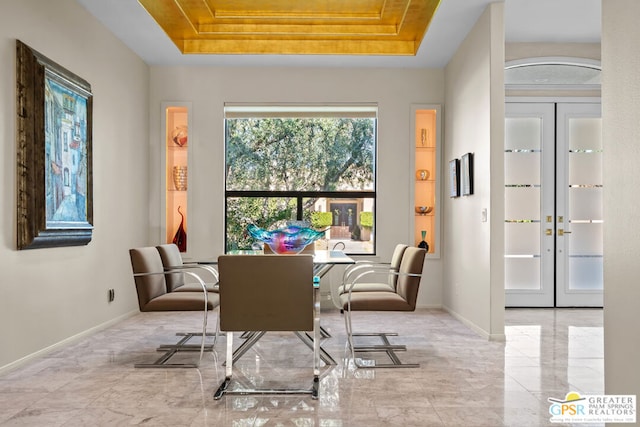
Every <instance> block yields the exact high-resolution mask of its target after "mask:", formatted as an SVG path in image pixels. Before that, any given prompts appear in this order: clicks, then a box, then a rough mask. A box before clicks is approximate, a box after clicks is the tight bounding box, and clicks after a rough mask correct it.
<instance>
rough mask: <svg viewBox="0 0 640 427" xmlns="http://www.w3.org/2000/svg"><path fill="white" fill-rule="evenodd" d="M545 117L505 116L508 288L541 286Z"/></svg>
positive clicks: (538, 287) (506, 282)
mask: <svg viewBox="0 0 640 427" xmlns="http://www.w3.org/2000/svg"><path fill="white" fill-rule="evenodd" d="M541 140H542V119H541V118H540V117H515V118H514V117H509V118H506V120H505V159H504V161H505V165H504V167H505V289H507V290H529V291H530V290H539V289H541V281H540V275H541V272H540V234H541V233H540V203H541V199H540V197H541V193H540V183H541V176H540V173H541V172H540V171H541V159H542V157H541V154H542V151H541Z"/></svg>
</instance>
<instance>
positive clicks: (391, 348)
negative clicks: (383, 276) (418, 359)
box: [344, 308, 420, 368]
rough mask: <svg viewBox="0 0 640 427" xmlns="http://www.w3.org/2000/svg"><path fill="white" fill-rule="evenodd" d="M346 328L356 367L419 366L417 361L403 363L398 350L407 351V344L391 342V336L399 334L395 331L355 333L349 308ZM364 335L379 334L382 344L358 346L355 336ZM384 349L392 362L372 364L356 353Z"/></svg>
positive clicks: (346, 312)
mask: <svg viewBox="0 0 640 427" xmlns="http://www.w3.org/2000/svg"><path fill="white" fill-rule="evenodd" d="M344 321H345V329H346V330H347V344H348V346H349V348H350V350H351V358H352V359H353V363H354V365H355V366H356V368H418V367H420V365H419V364H417V363H402V361H401V360H400V358H399V357H398V355H397V354H396V353H395V352H396V351H406V350H407V347H406V346H405V345H393V344H391V343H390V342H389V339H388V337H389V336H397V335H398V334H397V333H394V332H376V333H353V325H352V323H351V310H350V309H349V308H347V310H345V316H344ZM362 336H369V337H370V336H377V337H380V338H381V339H382V344H381V345H380V344H378V345H369V346H356V345H355V344H354V340H353V337H362ZM380 351H383V352H385V353H386V354H387V356H388V357H389V359H391V362H392V363H375V364H372V365H368V364H364V363H362V362H361V361H359V360H358V359H356V355H355V354H356V353H368V352H380Z"/></svg>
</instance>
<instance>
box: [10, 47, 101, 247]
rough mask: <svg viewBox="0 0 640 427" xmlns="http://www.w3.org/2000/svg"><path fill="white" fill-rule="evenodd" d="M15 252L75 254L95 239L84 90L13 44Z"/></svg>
mask: <svg viewBox="0 0 640 427" xmlns="http://www.w3.org/2000/svg"><path fill="white" fill-rule="evenodd" d="M16 81H17V87H16V112H17V130H16V139H17V183H18V191H17V197H18V200H17V209H18V212H17V222H18V233H17V245H18V249H36V248H47V247H58V246H81V245H86V244H88V243H89V242H90V241H91V237H92V232H93V177H92V175H93V173H92V163H93V162H92V110H93V108H92V107H93V95H92V93H91V86H90V85H89V83H88V82H86V81H85V80H83V79H81V78H80V77H78V76H76V75H75V74H73V73H72V72H70V71H69V70H67V69H65V68H63V67H61V66H60V65H58V64H56V63H55V62H53V61H51V60H50V59H48V58H46V57H45V56H44V55H42V54H41V53H39V52H37V51H35V50H34V49H32V48H30V47H29V46H27V45H26V44H24V43H22V42H21V41H20V40H16Z"/></svg>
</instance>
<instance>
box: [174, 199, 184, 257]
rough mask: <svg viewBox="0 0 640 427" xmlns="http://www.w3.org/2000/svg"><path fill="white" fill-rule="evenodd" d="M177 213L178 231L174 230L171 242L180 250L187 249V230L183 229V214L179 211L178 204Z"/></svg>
mask: <svg viewBox="0 0 640 427" xmlns="http://www.w3.org/2000/svg"><path fill="white" fill-rule="evenodd" d="M178 213H179V214H180V218H181V219H180V225H179V226H178V231H176V235H175V236H174V237H173V243H174V244H175V245H176V246H177V247H178V249H180V252H186V251H187V232H186V231H185V229H184V215H183V214H182V212H180V206H178Z"/></svg>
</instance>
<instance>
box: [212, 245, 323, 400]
mask: <svg viewBox="0 0 640 427" xmlns="http://www.w3.org/2000/svg"><path fill="white" fill-rule="evenodd" d="M218 272H219V274H220V329H221V330H222V331H224V332H226V336H227V340H226V341H227V352H226V366H225V369H226V372H225V380H224V381H223V382H222V383H221V384H220V387H219V388H218V390H217V391H216V392H215V394H214V398H215V399H220V398H221V397H222V396H223V395H224V394H311V395H312V398H314V399H317V397H318V388H319V366H320V358H319V352H320V344H319V343H320V337H319V329H320V327H319V298H318V292H319V289H318V287H317V286H316V285H315V283H314V281H313V257H312V256H311V255H295V256H290V255H222V256H220V257H219V258H218ZM267 331H293V332H299V331H313V335H312V337H313V338H312V339H313V383H312V387H311V389H240V390H237V389H229V385H230V383H231V379H232V375H233V363H234V358H235V354H234V352H233V333H234V332H249V333H253V334H252V335H251V338H250V339H248V340H246V341H245V342H244V343H243V344H242V346H241V347H240V348H238V349H237V350H236V352H238V351H242V350H241V348H242V347H243V346H246V345H253V344H254V343H255V342H256V341H257V340H258V339H259V338H260V337H261V336H262V335H264V334H265V333H266V332H267Z"/></svg>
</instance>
